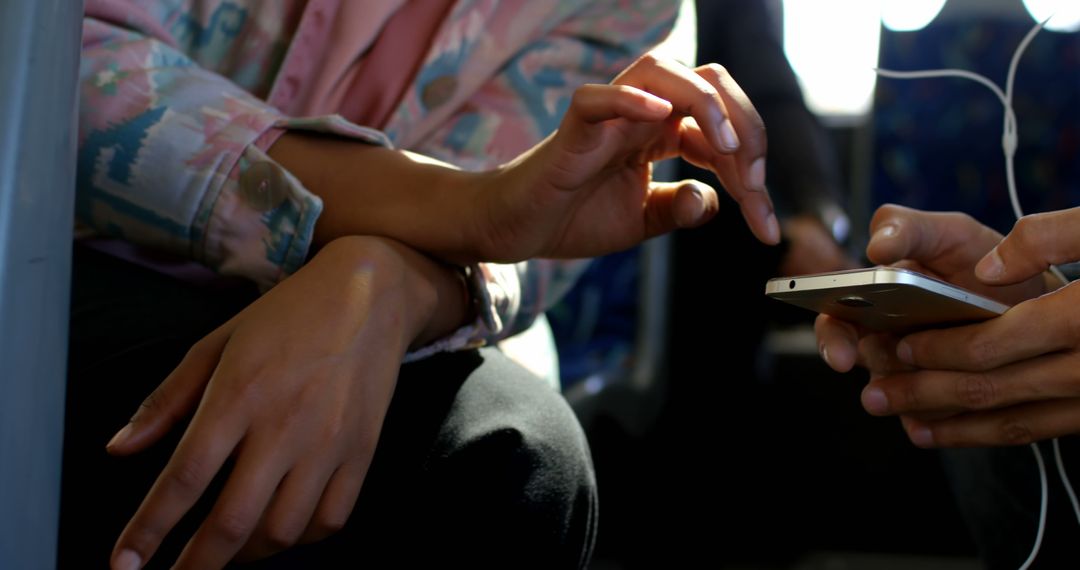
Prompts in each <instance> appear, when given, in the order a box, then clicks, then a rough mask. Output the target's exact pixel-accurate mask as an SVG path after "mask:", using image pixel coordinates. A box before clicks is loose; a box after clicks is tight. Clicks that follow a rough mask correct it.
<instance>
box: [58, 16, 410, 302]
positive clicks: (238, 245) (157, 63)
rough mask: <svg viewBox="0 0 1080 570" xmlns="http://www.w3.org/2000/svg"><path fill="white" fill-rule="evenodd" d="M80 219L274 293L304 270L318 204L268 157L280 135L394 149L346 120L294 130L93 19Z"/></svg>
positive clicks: (83, 86)
mask: <svg viewBox="0 0 1080 570" xmlns="http://www.w3.org/2000/svg"><path fill="white" fill-rule="evenodd" d="M83 38H84V39H83V50H82V62H81V66H80V87H79V88H80V112H79V164H78V187H77V192H76V216H77V218H78V220H79V222H81V223H82V224H83V225H84V226H88V227H90V228H92V229H93V230H94V231H96V232H97V233H99V234H104V235H109V236H115V237H120V238H123V239H125V240H127V241H130V242H132V243H136V244H139V245H145V246H150V247H153V248H156V249H159V250H164V251H169V252H172V253H175V254H177V255H180V256H183V257H185V258H188V259H193V260H195V261H198V262H200V263H203V264H205V265H207V266H209V267H210V268H212V269H214V270H216V271H218V272H220V273H222V274H226V275H237V276H242V277H246V278H249V279H251V280H253V281H255V282H256V283H257V284H258V285H259V286H260V287H262V288H264V289H265V288H269V287H270V286H272V285H273V284H274V283H276V282H278V281H280V280H281V279H282V278H283V277H284V276H286V275H288V274H290V273H292V272H294V271H295V270H296V269H298V268H299V267H300V266H301V265H302V264H303V262H304V260H305V259H306V256H307V253H308V250H309V248H310V246H311V240H312V234H313V228H314V225H315V221H316V219H317V218H318V216H319V213H320V212H321V210H322V202H321V201H320V200H319V198H318V197H317V196H315V195H314V194H312V193H311V192H309V191H308V190H307V189H305V188H304V186H303V185H302V184H301V183H300V182H299V181H298V180H297V179H296V178H295V177H293V176H292V175H290V174H289V173H288V172H287V171H286V170H284V169H283V168H281V167H280V166H278V165H277V164H275V163H274V162H273V161H272V160H271V159H270V158H269V157H268V156H267V154H266V153H265V152H264V151H265V149H267V148H268V147H269V145H270V144H272V142H273V141H274V140H275V138H276V137H277V136H278V135H280V133H281V132H283V130H284V129H290V128H294V129H308V130H322V131H327V132H333V133H336V134H339V135H342V136H348V137H352V138H357V139H360V140H364V141H367V142H370V143H373V144H384V145H388V144H389V142H388V141H387V139H386V137H385V136H384V135H383V134H382V133H380V132H379V131H375V130H373V129H367V128H364V127H359V126H356V125H352V124H350V123H348V122H346V121H345V120H343V119H341V118H340V117H336V116H332V117H322V118H307V119H293V118H289V117H286V116H284V115H282V114H281V113H280V112H279V111H277V110H276V109H274V108H273V107H271V106H269V105H267V104H266V103H264V102H263V101H261V100H259V99H258V98H256V97H255V96H253V95H251V94H250V93H248V92H247V91H245V90H244V89H242V88H240V87H238V86H237V85H235V84H234V83H232V82H230V81H229V80H228V79H226V78H224V77H222V76H220V75H217V74H215V73H213V72H211V71H208V70H206V69H204V68H202V67H200V66H199V65H197V64H195V63H194V62H192V61H191V59H189V58H188V57H187V56H186V55H185V54H183V53H181V52H180V51H178V50H177V49H176V48H174V47H173V46H171V45H169V44H168V43H167V42H165V41H163V40H161V39H158V38H154V37H150V36H147V35H144V34H142V33H140V32H137V31H134V30H131V29H128V28H125V27H121V26H117V25H114V24H112V23H110V22H106V21H102V20H98V19H95V18H92V17H88V18H86V19H85V20H84V24H83Z"/></svg>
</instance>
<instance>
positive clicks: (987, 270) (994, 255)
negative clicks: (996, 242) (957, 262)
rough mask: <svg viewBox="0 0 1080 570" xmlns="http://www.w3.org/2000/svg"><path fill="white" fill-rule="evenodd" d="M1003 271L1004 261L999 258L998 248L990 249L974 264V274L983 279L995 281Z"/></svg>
mask: <svg viewBox="0 0 1080 570" xmlns="http://www.w3.org/2000/svg"><path fill="white" fill-rule="evenodd" d="M1003 273H1005V262H1004V261H1002V260H1001V254H1000V253H998V248H996V247H995V248H994V249H991V250H990V253H988V254H986V257H984V258H982V261H980V262H979V264H978V265H976V266H975V276H976V277H978V278H979V279H982V280H983V281H995V280H997V279H999V278H1000V277H1001V275H1002V274H1003Z"/></svg>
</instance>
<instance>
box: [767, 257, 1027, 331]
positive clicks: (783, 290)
mask: <svg viewBox="0 0 1080 570" xmlns="http://www.w3.org/2000/svg"><path fill="white" fill-rule="evenodd" d="M765 294H766V295H768V296H770V297H772V298H774V299H779V300H781V301H785V302H788V303H791V304H793V305H798V306H800V307H804V308H807V309H810V310H811V311H816V312H818V313H825V314H827V315H832V316H834V317H837V318H841V319H844V320H846V321H850V322H854V323H859V324H861V325H863V326H865V327H867V328H869V329H872V330H877V331H909V330H915V329H921V328H928V327H932V326H946V325H955V324H962V323H968V322H973V321H980V320H985V319H989V318H992V317H996V316H998V315H1000V314H1002V313H1004V312H1005V311H1006V310H1008V309H1009V306H1008V305H1004V304H1002V303H999V302H997V301H994V300H992V299H987V298H986V297H983V296H981V295H978V294H976V293H972V292H971V291H967V290H965V289H961V288H960V287H957V286H955V285H950V284H948V283H946V282H944V281H941V280H938V279H934V278H933V277H928V276H926V275H923V274H921V273H916V272H914V271H909V270H906V269H899V268H895V267H872V268H869V269H856V270H853V271H837V272H833V273H818V274H814V275H802V276H798V277H777V278H775V279H770V280H769V282H768V283H766V284H765Z"/></svg>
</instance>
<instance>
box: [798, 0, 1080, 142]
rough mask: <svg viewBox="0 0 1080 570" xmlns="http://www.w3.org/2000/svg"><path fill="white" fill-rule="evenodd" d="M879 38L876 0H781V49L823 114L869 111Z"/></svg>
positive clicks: (810, 102) (841, 116) (843, 116)
mask: <svg viewBox="0 0 1080 570" xmlns="http://www.w3.org/2000/svg"><path fill="white" fill-rule="evenodd" d="M909 1H910V0H909ZM1073 1H1076V0H1073ZM880 42H881V7H880V5H879V3H878V2H877V1H874V0H784V51H785V52H786V53H787V57H788V61H790V62H791V66H792V68H794V69H795V73H796V74H797V75H798V76H799V82H800V83H801V85H802V89H803V95H804V97H805V98H806V104H807V106H809V107H810V109H811V110H812V111H814V112H815V113H817V114H819V115H822V116H823V117H825V118H829V119H833V120H839V121H844V120H857V119H859V118H862V117H864V116H865V115H866V114H867V113H868V112H869V111H870V104H871V102H872V100H873V96H874V85H875V81H876V77H875V75H874V71H873V69H874V67H875V66H877V63H878V48H879V44H880Z"/></svg>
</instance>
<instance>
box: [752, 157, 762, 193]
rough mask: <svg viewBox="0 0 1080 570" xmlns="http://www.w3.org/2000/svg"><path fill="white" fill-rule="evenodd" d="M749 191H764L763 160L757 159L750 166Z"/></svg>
mask: <svg viewBox="0 0 1080 570" xmlns="http://www.w3.org/2000/svg"><path fill="white" fill-rule="evenodd" d="M750 189H751V190H757V191H758V192H764V191H765V158H764V157H763V158H759V159H757V160H755V161H754V163H753V164H751V165H750Z"/></svg>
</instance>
